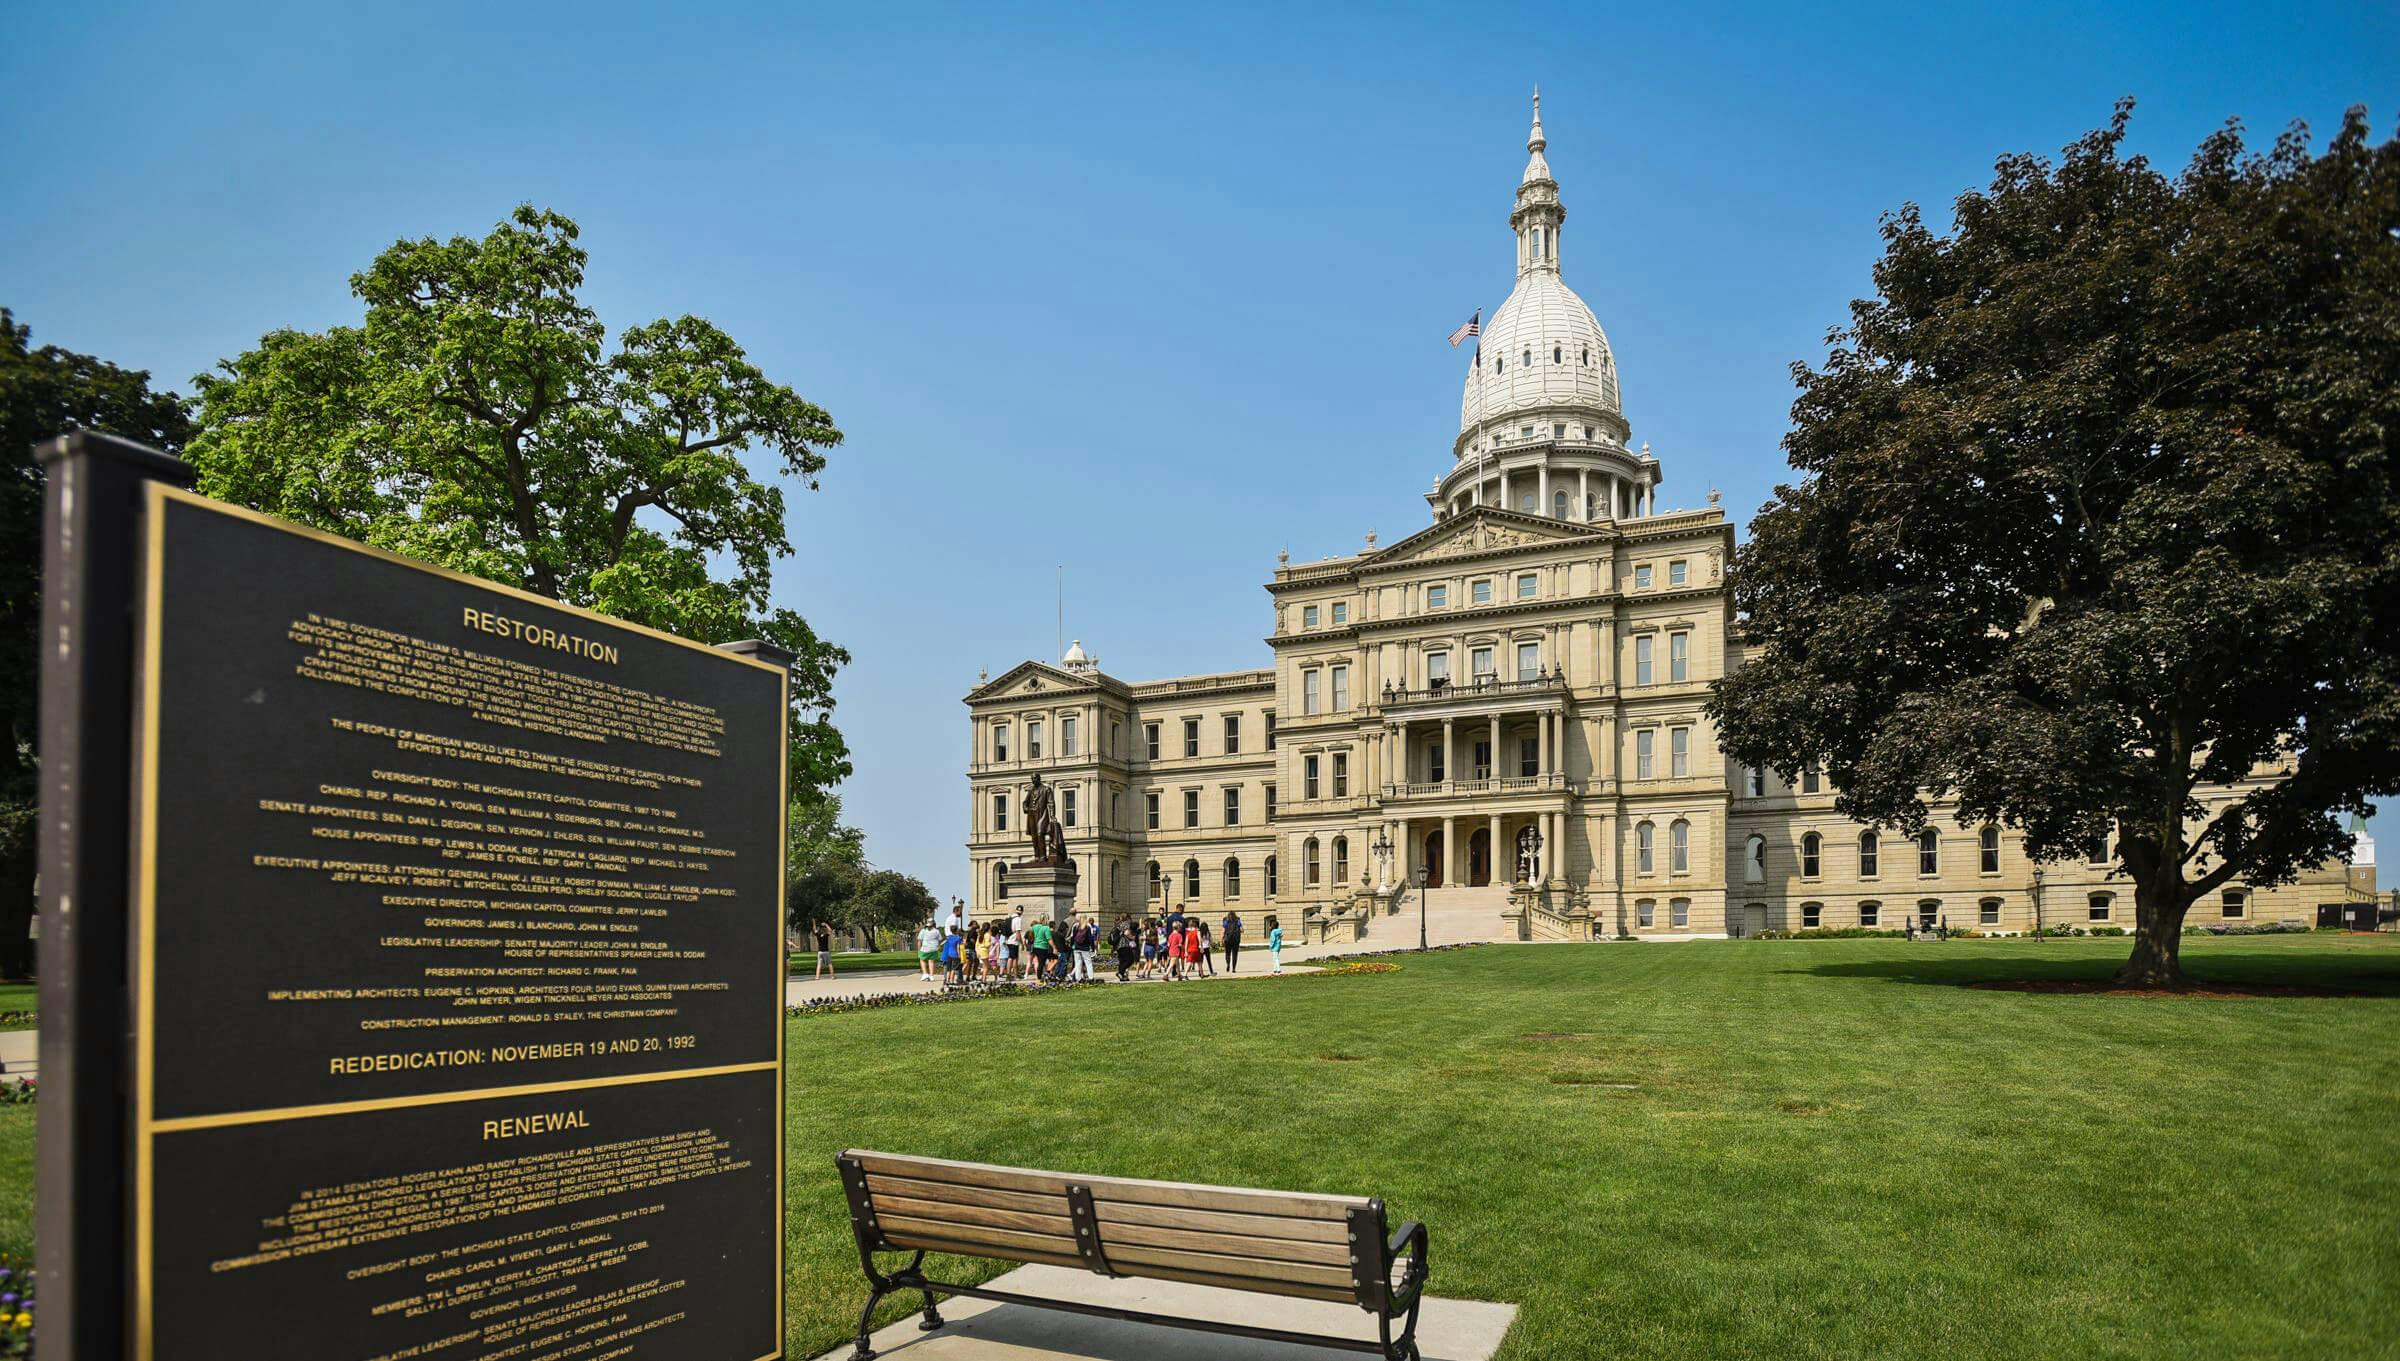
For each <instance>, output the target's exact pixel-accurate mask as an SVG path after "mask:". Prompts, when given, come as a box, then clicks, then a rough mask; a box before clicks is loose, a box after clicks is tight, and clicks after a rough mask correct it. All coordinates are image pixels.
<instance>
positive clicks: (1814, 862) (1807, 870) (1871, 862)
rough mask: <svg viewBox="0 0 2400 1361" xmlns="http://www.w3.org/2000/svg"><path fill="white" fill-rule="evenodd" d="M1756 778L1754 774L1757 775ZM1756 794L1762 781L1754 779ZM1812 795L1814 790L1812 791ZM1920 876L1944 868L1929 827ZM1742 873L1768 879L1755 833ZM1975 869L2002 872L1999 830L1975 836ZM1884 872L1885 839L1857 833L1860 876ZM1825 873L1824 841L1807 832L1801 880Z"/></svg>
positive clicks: (1921, 840)
mask: <svg viewBox="0 0 2400 1361" xmlns="http://www.w3.org/2000/svg"><path fill="white" fill-rule="evenodd" d="M1754 775H1755V772H1754ZM1751 784H1752V789H1753V792H1755V791H1756V789H1757V787H1758V784H1759V781H1758V780H1757V779H1755V778H1753V780H1752V782H1751ZM1811 792H1813V791H1811ZM1916 847H1917V874H1918V875H1919V876H1920V877H1922V878H1928V879H1930V878H1932V877H1934V876H1935V875H1937V874H1940V873H1941V869H1942V863H1941V862H1942V834H1941V833H1940V832H1939V831H1937V830H1935V829H1934V828H1931V827H1928V828H1926V829H1925V830H1923V831H1921V832H1919V833H1917V838H1916ZM1742 862H1743V874H1744V877H1746V878H1747V879H1748V880H1749V881H1750V882H1751V883H1754V884H1755V883H1762V882H1764V881H1765V879H1766V877H1767V839H1766V838H1765V837H1763V836H1760V835H1759V834H1757V833H1755V832H1753V833H1751V835H1750V840H1749V842H1748V843H1747V845H1746V846H1745V847H1744V850H1743V856H1742ZM1975 867H1976V870H1977V871H1978V872H1979V873H1983V874H1998V873H1999V872H2000V829H1999V828H1997V827H1993V826H1989V825H1986V826H1985V827H1984V828H1983V829H1982V830H1980V831H1978V832H1977V833H1976V834H1975ZM1882 872H1883V837H1882V834H1881V833H1878V832H1876V831H1875V830H1873V829H1872V828H1870V829H1868V830H1866V831H1863V832H1860V833H1859V834H1858V877H1859V878H1861V879H1873V878H1875V877H1876V876H1878V875H1880V874H1881V873H1882ZM1824 873H1825V838H1824V836H1823V835H1821V834H1820V833H1817V832H1804V833H1802V834H1801V837H1800V877H1801V878H1803V879H1816V878H1821V877H1823V875H1824Z"/></svg>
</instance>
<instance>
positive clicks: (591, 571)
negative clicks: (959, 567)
mask: <svg viewBox="0 0 2400 1361" xmlns="http://www.w3.org/2000/svg"><path fill="white" fill-rule="evenodd" d="M578 236H579V233H578V231H577V228H576V226H575V223H574V222H573V221H571V220H569V219H567V218H565V217H562V216H560V215H559V214H557V213H554V212H550V211H548V210H544V209H536V208H533V207H531V206H530V205H528V206H522V207H519V208H518V209H517V210H516V211H515V212H514V213H513V214H511V215H510V217H509V219H508V220H507V221H505V222H502V223H500V224H498V226H496V227H495V228H494V229H493V230H492V232H491V233H490V234H489V235H487V236H485V237H482V238H481V239H471V238H467V237H454V238H452V239H451V240H449V241H446V242H440V241H435V240H433V239H431V238H425V239H422V240H417V241H401V242H397V243H395V244H394V245H393V246H392V247H391V248H390V249H389V250H386V251H385V252H383V254H381V255H379V256H377V257H376V259H375V261H374V262H373V263H372V264H371V265H369V266H368V267H367V268H366V269H365V270H364V271H362V272H360V273H358V274H355V275H353V276H351V280H350V286H351V291H352V292H353V293H354V294H355V295H357V297H358V298H359V299H360V300H361V301H362V302H363V303H364V304H365V306H366V316H365V319H364V323H363V324H362V325H361V326H358V327H336V328H334V329H332V330H329V331H326V332H323V333H319V334H311V333H304V332H296V331H280V332H276V333H273V334H271V335H268V336H266V337H264V338H263V339H262V340H261V341H260V344H259V347H258V348H257V349H255V350H252V351H250V352H248V353H246V354H243V355H240V356H237V357H235V358H233V359H229V360H227V361H225V362H224V363H222V364H221V365H219V366H218V372H216V373H214V374H207V375H202V376H201V377H200V378H198V379H197V380H196V383H197V385H198V388H199V396H200V423H201V427H202V428H201V432H200V434H199V435H198V437H197V438H195V439H194V440H193V442H192V447H191V450H190V455H189V456H190V458H191V461H192V462H193V463H194V464H195V465H196V466H197V467H198V469H199V472H200V487H201V490H203V491H204V492H206V493H208V494H209V495H211V496H217V497H221V498H223V499H226V500H230V501H237V502H240V503H241V504H244V505H249V506H254V507H256V508H258V509H261V510H266V511H270V512H272V513H274V514H278V515H282V516H285V517H287V518H290V519H294V520H298V521H300V522H302V523H305V524H311V525H315V526H317V527H319V528H323V529H327V530H330V531H332V532H335V533H339V534H344V535H347V536H349V537H352V538H357V539H360V540H363V541H366V542H369V543H373V544H376V545H378V546H380V547H385V548H390V549H393V550H396V551H399V552H403V553H408V554H411V555H413V556H417V557H421V558H425V559H427V560H429V561H433V562H438V563H440V564H442V565H444V566H447V567H451V568H454V569H456V570H458V571H463V572H468V573H472V574H474V575H477V576H481V577H486V578H489V579H492V580H495V581H503V582H506V583H508V584H510V585H514V586H518V587H521V588H523V589H525V590H529V591H533V592H535V593H537V594H540V595H545V596H549V597H551V598H553V599H557V600H561V601H564V602H566V603H568V604H573V605H580V606H584V607H587V608H591V609H597V610H601V611H603V612H606V613H609V614H613V615H616V616H618V617H620V618H624V619H628V620H632V621H634V622H636V623H640V624H644V625H648V626H650V627H652V628H660V629H666V630H668V631H670V632H674V633H677V634H681V635H682V636H684V637H687V638H693V639H696V640H698V641H700V642H706V643H719V642H730V641H733V640H736V639H740V638H749V637H758V638H765V639H767V640H768V641H771V642H774V643H777V644H778V645H780V646H783V647H786V648H788V649H791V650H793V651H794V652H796V653H798V654H799V660H798V662H797V663H796V664H795V666H794V670H793V686H792V694H793V780H794V786H795V788H796V789H798V788H803V787H808V788H822V787H825V786H829V785H830V784H831V783H833V782H834V781H836V780H839V779H840V778H842V777H843V776H846V775H847V774H848V773H849V770H850V765H849V760H848V748H847V747H846V746H845V745H844V744H843V742H842V740H841V737H840V734H839V733H838V732H837V731H835V729H834V728H833V726H832V723H831V721H830V710H831V708H832V705H833V691H832V681H833V673H834V671H835V670H836V669H838V668H839V667H840V666H841V665H843V664H844V663H846V662H847V661H848V660H849V654H848V653H846V652H844V651H842V650H841V649H840V648H838V647H835V646H833V645H831V644H829V643H826V642H824V641H823V640H821V639H819V638H817V637H816V635H815V634H814V633H813V632H811V631H810V630H809V629H808V627H807V625H806V624H805V623H804V622H802V621H801V620H800V618H799V616H797V615H795V614H792V613H791V612H789V611H785V610H772V609H770V607H769V605H768V588H769V585H770V580H771V569H772V565H773V563H774V560H775V559H777V558H779V557H783V556H786V555H788V554H789V553H790V552H791V544H790V541H789V539H788V537H787V535H786V531H785V528H784V511H785V507H784V501H783V493H782V491H781V490H780V489H779V488H778V487H776V486H775V485H774V484H773V481H772V480H771V479H772V477H774V476H778V475H780V476H791V477H798V478H801V479H803V480H804V481H805V482H806V483H807V485H808V486H810V487H812V488H813V487H814V486H815V485H816V477H817V475H818V474H819V473H820V472H821V471H822V470H823V469H824V467H825V451H826V450H827V449H830V448H831V447H832V446H834V445H836V444H839V443H840V442H841V438H842V435H841V431H840V430H839V429H837V428H836V427H835V426H834V424H833V422H832V418H831V417H830V416H828V415H827V414H826V412H825V411H824V410H823V409H822V408H820V407H818V406H816V405H814V404H813V403H811V402H809V401H807V400H806V399H804V398H802V397H801V396H800V395H799V394H798V393H796V392H794V391H793V390H792V389H790V388H788V387H784V386H782V385H779V384H776V383H774V382H771V381H769V380H768V379H767V377H766V376H765V375H764V374H763V373H761V372H760V371H759V369H758V368H757V367H756V366H755V365H753V364H751V363H750V362H749V361H748V359H747V358H746V357H745V356H744V355H743V352H742V349H741V347H740V346H739V345H737V344H735V343H734V342H733V340H732V338H731V337H729V336H727V335H726V334H725V333H724V332H722V331H720V330H718V329H717V328H716V327H714V326H712V325H710V324H709V323H708V322H706V321H704V320H701V319H699V318H697V317H689V316H686V317H678V318H675V319H673V320H659V321H654V322H651V323H648V324H646V325H641V326H635V327H632V328H629V329H628V330H626V331H625V332H624V333H623V334H622V335H621V336H620V337H619V340H618V345H617V348H616V350H615V351H614V352H613V353H611V352H609V351H608V349H607V345H606V336H607V333H606V331H605V329H604V328H603V327H602V325H601V322H600V319H599V317H598V316H597V315H596V314H595V313H594V312H593V311H592V310H591V309H590V308H588V307H586V306H585V305H584V304H583V303H582V302H581V301H580V300H579V299H578V298H577V297H576V290H577V289H579V288H580V287H581V286H582V283H583V271H584V266H585V263H586V259H587V256H586V253H585V252H584V250H583V248H582V247H581V246H580V245H579V244H578V243H577V238H578ZM754 454H767V455H771V456H772V458H773V460H774V465H773V468H774V471H773V472H772V473H770V474H769V479H770V480H761V479H760V478H759V477H758V476H756V475H754V474H753V473H752V471H751V465H750V462H749V457H750V456H752V455H754Z"/></svg>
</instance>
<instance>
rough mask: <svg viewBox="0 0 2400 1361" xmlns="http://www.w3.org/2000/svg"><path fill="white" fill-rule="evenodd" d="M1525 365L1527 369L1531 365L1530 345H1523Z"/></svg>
mask: <svg viewBox="0 0 2400 1361" xmlns="http://www.w3.org/2000/svg"><path fill="white" fill-rule="evenodd" d="M1525 367H1527V368H1529V369H1530V368H1532V367H1533V347H1532V346H1531V345H1528V346H1526V347H1525Z"/></svg>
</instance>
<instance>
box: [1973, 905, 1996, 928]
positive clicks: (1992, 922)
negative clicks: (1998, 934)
mask: <svg viewBox="0 0 2400 1361" xmlns="http://www.w3.org/2000/svg"><path fill="white" fill-rule="evenodd" d="M1975 924H1976V925H1977V926H1998V925H1999V924H2000V900H1999V899H1998V898H1986V899H1984V900H1983V901H1982V902H1980V903H1977V904H1976V905H1975Z"/></svg>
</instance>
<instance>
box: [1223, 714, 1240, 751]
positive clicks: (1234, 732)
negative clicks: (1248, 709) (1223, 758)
mask: <svg viewBox="0 0 2400 1361" xmlns="http://www.w3.org/2000/svg"><path fill="white" fill-rule="evenodd" d="M1241 752H1242V716H1241V715H1240V714H1227V715H1225V754H1226V755H1227V756H1239V755H1241Z"/></svg>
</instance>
